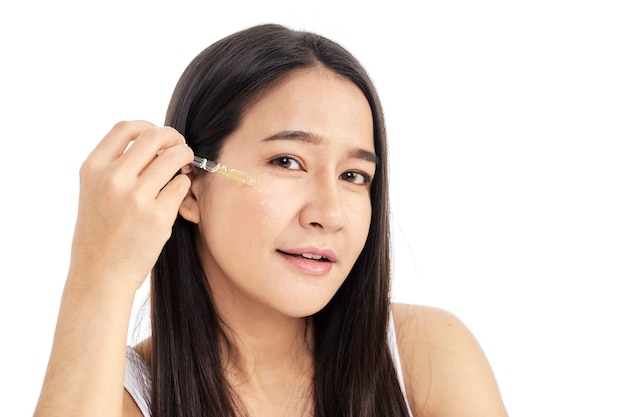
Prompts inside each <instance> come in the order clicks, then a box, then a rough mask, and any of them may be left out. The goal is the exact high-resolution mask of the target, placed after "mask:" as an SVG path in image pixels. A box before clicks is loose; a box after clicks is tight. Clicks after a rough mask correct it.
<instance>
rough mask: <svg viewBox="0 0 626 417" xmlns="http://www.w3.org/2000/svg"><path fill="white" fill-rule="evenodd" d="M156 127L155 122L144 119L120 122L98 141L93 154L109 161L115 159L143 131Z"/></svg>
mask: <svg viewBox="0 0 626 417" xmlns="http://www.w3.org/2000/svg"><path fill="white" fill-rule="evenodd" d="M154 127H155V126H154V124H152V123H150V122H147V121H143V120H137V121H130V122H128V121H124V122H118V123H116V124H115V126H113V128H112V129H111V130H110V131H109V133H107V135H106V136H105V137H104V138H103V139H102V140H101V141H100V143H98V145H97V146H96V147H95V148H94V150H93V151H92V153H91V154H92V155H93V156H94V157H95V158H97V159H102V160H103V161H105V162H107V163H108V162H111V161H114V160H116V159H117V158H119V157H120V155H122V154H123V153H124V151H125V150H126V148H127V147H128V145H129V144H130V143H131V142H133V141H134V140H136V139H137V137H139V135H140V134H141V133H142V132H144V131H145V130H146V129H150V128H154Z"/></svg>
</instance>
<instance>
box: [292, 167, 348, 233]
mask: <svg viewBox="0 0 626 417" xmlns="http://www.w3.org/2000/svg"><path fill="white" fill-rule="evenodd" d="M300 224H301V225H302V227H306V228H311V227H313V228H318V229H321V230H324V231H326V232H334V231H337V230H340V229H342V228H343V227H344V226H345V224H346V212H345V208H344V206H343V203H342V201H341V195H340V190H339V186H338V184H337V180H336V179H334V180H329V181H316V185H315V186H314V187H312V188H311V189H310V191H309V192H308V193H307V199H306V203H305V204H304V206H303V207H302V210H301V211H300Z"/></svg>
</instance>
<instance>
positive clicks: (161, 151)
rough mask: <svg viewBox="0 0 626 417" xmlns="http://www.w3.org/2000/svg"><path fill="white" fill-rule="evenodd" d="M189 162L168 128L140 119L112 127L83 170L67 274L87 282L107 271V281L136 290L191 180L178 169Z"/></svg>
mask: <svg viewBox="0 0 626 417" xmlns="http://www.w3.org/2000/svg"><path fill="white" fill-rule="evenodd" d="M192 160H193V152H192V151H191V149H190V148H189V147H188V146H187V145H186V144H185V140H184V138H183V136H182V135H181V134H180V133H178V132H177V131H176V130H174V129H173V128H169V127H159V128H158V127H155V126H154V125H153V124H151V123H148V122H143V121H136V122H120V123H118V124H117V125H115V126H114V127H113V129H112V130H111V131H110V132H109V133H108V134H107V135H106V136H105V137H104V139H102V141H101V142H100V143H99V144H98V145H97V147H96V148H95V149H94V150H93V152H92V153H91V154H90V155H89V156H88V158H87V159H86V160H85V162H84V163H83V165H82V167H81V170H80V200H79V208H78V218H77V223H76V229H75V233H74V241H73V245H72V262H71V268H70V277H79V278H80V280H81V284H85V285H88V286H91V285H95V284H101V282H92V281H97V280H98V279H100V280H102V278H98V277H103V276H106V277H107V279H106V280H107V281H109V282H107V283H105V285H115V281H121V283H122V284H123V285H128V284H130V285H131V286H133V287H135V289H137V288H139V286H140V285H141V283H142V282H143V281H144V280H145V278H146V277H147V276H148V274H149V273H150V270H151V269H152V267H153V266H154V263H155V262H156V259H157V257H158V256H159V253H160V251H161V249H162V248H163V245H164V244H165V242H166V241H167V239H168V238H169V237H170V235H171V231H172V225H173V223H174V220H175V219H176V215H177V213H178V208H179V206H180V204H181V202H182V200H183V198H184V196H185V195H186V193H187V191H188V189H189V186H190V180H189V178H188V177H187V176H186V175H184V174H179V175H176V172H177V171H178V170H180V169H181V168H182V167H183V166H185V165H186V164H189V163H191V161H192ZM175 175H176V176H175ZM174 176H175V177H174ZM172 177H174V178H173V179H172ZM90 280H91V281H90ZM75 284H76V283H75Z"/></svg>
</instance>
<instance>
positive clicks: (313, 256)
mask: <svg viewBox="0 0 626 417" xmlns="http://www.w3.org/2000/svg"><path fill="white" fill-rule="evenodd" d="M301 256H302V257H303V258H307V259H315V260H316V261H318V260H320V259H322V258H323V256H322V255H313V254H312V253H303V254H302V255H301Z"/></svg>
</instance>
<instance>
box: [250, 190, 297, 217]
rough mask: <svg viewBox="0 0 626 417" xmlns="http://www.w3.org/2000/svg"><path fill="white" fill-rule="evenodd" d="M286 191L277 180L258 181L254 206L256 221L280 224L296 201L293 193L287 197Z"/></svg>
mask: <svg viewBox="0 0 626 417" xmlns="http://www.w3.org/2000/svg"><path fill="white" fill-rule="evenodd" d="M286 195H287V196H288V195H289V193H286V192H285V190H283V189H282V188H281V187H279V186H278V185H277V184H276V183H275V182H273V181H271V180H266V179H260V180H259V181H258V185H257V189H256V196H255V199H254V202H253V203H252V207H253V208H254V211H255V213H256V221H257V222H259V223H260V224H261V225H271V224H278V223H280V222H281V220H282V221H283V222H284V220H285V218H286V217H288V214H289V212H290V210H291V207H290V205H292V204H293V203H294V200H295V199H294V198H293V195H291V197H290V198H286Z"/></svg>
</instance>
